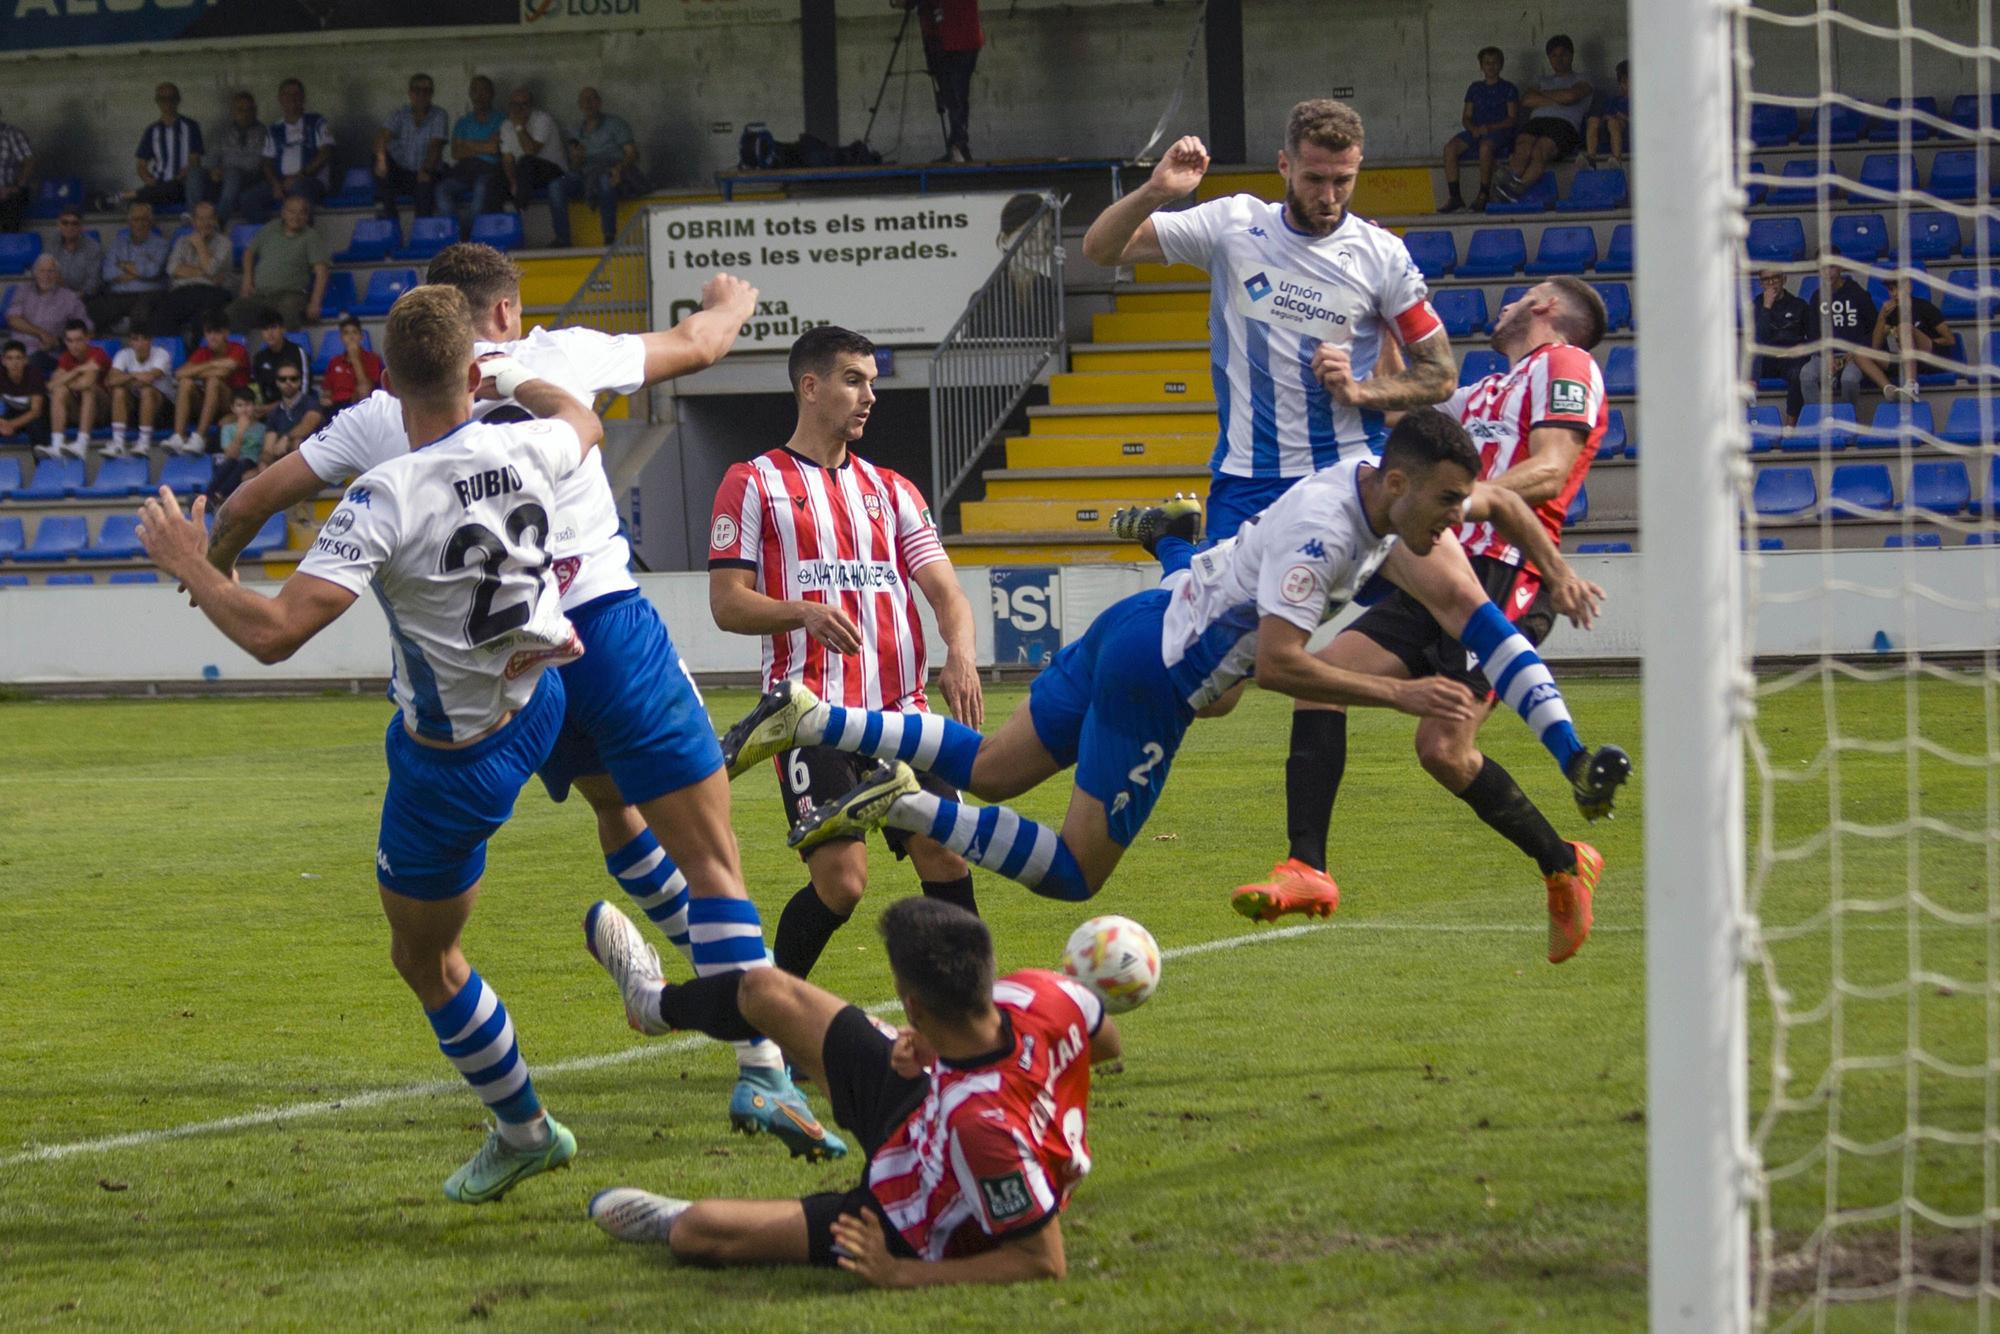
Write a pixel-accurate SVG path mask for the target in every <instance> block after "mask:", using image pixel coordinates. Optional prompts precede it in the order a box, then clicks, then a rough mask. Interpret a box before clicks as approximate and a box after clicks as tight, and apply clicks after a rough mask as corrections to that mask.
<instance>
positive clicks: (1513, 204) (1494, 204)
mask: <svg viewBox="0 0 2000 1334" xmlns="http://www.w3.org/2000/svg"><path fill="white" fill-rule="evenodd" d="M1555 206H1556V174H1555V173H1554V172H1552V171H1545V172H1543V173H1542V175H1541V179H1539V180H1537V181H1536V182H1535V183H1534V184H1533V185H1531V186H1529V187H1528V188H1527V189H1526V190H1524V191H1522V192H1521V197H1520V198H1519V199H1502V198H1500V197H1499V196H1498V195H1495V196H1494V197H1493V199H1492V201H1491V202H1490V203H1488V204H1487V205H1486V212H1487V215H1488V216H1489V217H1490V216H1493V215H1495V214H1502V215H1504V214H1509V213H1546V212H1548V211H1549V210H1550V209H1552V208H1554V207H1555Z"/></svg>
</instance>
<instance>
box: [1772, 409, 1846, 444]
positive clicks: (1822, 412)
mask: <svg viewBox="0 0 2000 1334" xmlns="http://www.w3.org/2000/svg"><path fill="white" fill-rule="evenodd" d="M1854 426H1855V420H1854V407H1853V405H1852V404H1849V403H1833V404H1826V403H1808V404H1806V405H1805V406H1804V407H1803V408H1800V409H1799V419H1798V421H1797V423H1795V424H1794V425H1793V427H1792V429H1791V430H1789V431H1787V432H1785V435H1784V439H1782V440H1780V441H1779V442H1778V448H1780V449H1784V450H1790V451H1800V452H1811V451H1816V450H1821V449H1846V448H1847V447H1848V446H1849V445H1851V444H1853V443H1854Z"/></svg>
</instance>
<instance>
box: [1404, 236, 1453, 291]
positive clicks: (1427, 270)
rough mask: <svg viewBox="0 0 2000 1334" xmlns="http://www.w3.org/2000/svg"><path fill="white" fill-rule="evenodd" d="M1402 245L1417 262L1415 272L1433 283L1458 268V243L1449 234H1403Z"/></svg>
mask: <svg viewBox="0 0 2000 1334" xmlns="http://www.w3.org/2000/svg"><path fill="white" fill-rule="evenodd" d="M1403 244H1404V245H1406V246H1408V247H1409V250H1410V258H1411V259H1413V260H1415V261H1416V262H1417V271H1418V272H1420V273H1422V274H1423V275H1424V277H1426V278H1428V279H1431V280H1433V281H1435V280H1436V279H1439V278H1442V277H1444V276H1445V275H1446V274H1447V273H1450V272H1451V271H1452V270H1453V269H1454V268H1456V267H1458V242H1457V241H1456V240H1455V239H1453V237H1452V234H1451V233H1450V232H1435V231H1419V232H1405V233H1403Z"/></svg>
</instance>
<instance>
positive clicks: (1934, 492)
mask: <svg viewBox="0 0 2000 1334" xmlns="http://www.w3.org/2000/svg"><path fill="white" fill-rule="evenodd" d="M1906 500H1907V503H1908V504H1909V506H1910V507H1911V508H1912V509H1920V510H1924V511H1926V512H1927V513H1931V514H1963V513H1964V512H1965V511H1966V510H1968V509H1971V508H1972V477H1971V475H1970V474H1968V473H1967V472H1966V470H1965V460H1963V459H1926V460H1924V461H1923V462H1921V463H1916V464H1913V465H1911V467H1910V494H1909V496H1908V497H1907V498H1906Z"/></svg>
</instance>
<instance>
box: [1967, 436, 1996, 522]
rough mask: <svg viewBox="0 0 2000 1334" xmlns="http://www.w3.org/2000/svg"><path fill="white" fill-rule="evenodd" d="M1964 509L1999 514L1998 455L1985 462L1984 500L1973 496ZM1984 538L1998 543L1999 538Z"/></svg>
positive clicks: (1968, 511)
mask: <svg viewBox="0 0 2000 1334" xmlns="http://www.w3.org/2000/svg"><path fill="white" fill-rule="evenodd" d="M1965 510H1966V513H1968V514H1978V513H1980V512H1982V511H1984V512H1985V513H1987V514H1995V515H2000V455H1995V456H1994V457H1993V459H1992V460H1991V461H1990V462H1989V463H1988V464H1987V467H1986V497H1985V500H1984V502H1983V503H1982V502H1981V501H1980V499H1979V498H1978V497H1974V498H1973V499H1972V500H1971V501H1969V502H1967V504H1966V506H1965ZM1986 540H1987V541H1988V542H1994V543H2000V538H1994V537H1989V538H1987V539H1986Z"/></svg>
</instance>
